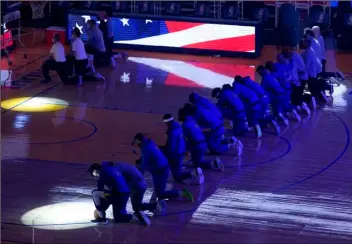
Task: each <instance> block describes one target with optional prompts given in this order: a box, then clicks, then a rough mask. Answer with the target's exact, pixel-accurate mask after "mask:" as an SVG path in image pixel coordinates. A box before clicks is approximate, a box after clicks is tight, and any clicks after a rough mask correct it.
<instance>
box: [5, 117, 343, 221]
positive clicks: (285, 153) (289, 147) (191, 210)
mask: <svg viewBox="0 0 352 244" xmlns="http://www.w3.org/2000/svg"><path fill="white" fill-rule="evenodd" d="M332 114H333V115H334V116H335V117H337V118H338V119H339V120H340V122H341V123H342V125H343V127H344V129H345V132H346V143H345V146H344V148H343V149H342V151H341V152H340V153H339V155H338V156H337V157H336V158H335V159H334V160H333V161H332V162H330V163H329V164H328V165H326V166H325V167H324V168H322V169H320V170H318V171H317V172H315V173H313V174H311V175H309V176H307V177H305V178H303V179H301V180H299V181H296V182H294V183H291V184H288V185H286V186H283V187H280V188H279V189H276V190H274V191H271V193H273V194H275V193H278V192H281V191H285V190H287V189H290V188H292V187H295V186H297V185H299V184H302V183H304V182H306V181H308V180H310V179H312V178H314V177H316V176H318V175H320V174H321V173H323V172H325V171H326V170H328V169H329V168H330V167H332V166H333V165H334V164H336V163H337V162H338V161H339V160H340V159H341V158H342V157H343V155H344V154H345V153H346V152H347V149H348V148H349V146H350V130H349V128H348V126H347V124H346V122H345V121H344V120H343V119H342V118H341V117H340V116H339V115H337V114H336V113H335V112H332ZM271 134H274V133H271ZM279 137H280V138H282V139H283V140H285V141H286V143H287V144H288V149H287V150H286V152H284V153H283V154H282V155H280V156H279V157H277V158H275V159H273V160H268V161H269V162H266V164H267V163H272V162H275V161H276V160H279V159H280V158H282V157H284V156H285V155H287V154H288V153H289V152H290V151H291V148H292V146H291V143H290V142H289V141H288V140H287V139H286V138H284V137H281V136H279ZM24 159H26V158H24ZM29 160H31V159H29ZM40 161H50V160H40ZM52 162H57V161H52ZM70 164H77V163H70ZM262 164H264V163H263V162H259V163H256V164H251V165H249V166H248V167H247V168H253V167H255V166H257V165H262ZM241 169H242V168H241ZM243 171H244V170H239V171H237V172H235V173H234V175H232V176H230V177H228V178H227V179H223V180H222V181H221V182H220V183H219V184H218V186H217V187H216V189H218V188H219V187H220V186H221V185H222V184H223V183H225V182H226V181H228V180H231V179H234V178H235V177H238V175H241V174H242V172H243ZM197 209H198V208H197ZM197 209H190V210H184V211H179V212H173V213H172V212H171V213H168V214H165V215H162V216H159V217H166V216H170V215H177V214H184V213H192V212H195V211H196V210H197ZM1 223H3V224H7V225H19V226H27V225H24V224H20V223H10V222H1ZM84 223H88V222H84ZM84 223H78V224H84ZM60 225H68V224H60ZM44 226H51V225H50V224H46V225H44ZM53 226H54V225H53ZM27 227H29V226H27Z"/></svg>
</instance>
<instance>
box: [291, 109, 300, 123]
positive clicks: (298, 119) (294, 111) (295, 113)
mask: <svg viewBox="0 0 352 244" xmlns="http://www.w3.org/2000/svg"><path fill="white" fill-rule="evenodd" d="M292 114H293V116H295V118H296V120H297V122H301V116H300V115H299V114H298V113H297V110H296V109H292Z"/></svg>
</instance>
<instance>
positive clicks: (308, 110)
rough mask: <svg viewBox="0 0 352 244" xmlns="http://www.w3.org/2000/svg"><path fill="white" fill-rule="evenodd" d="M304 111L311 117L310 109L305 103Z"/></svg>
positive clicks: (303, 104) (303, 105)
mask: <svg viewBox="0 0 352 244" xmlns="http://www.w3.org/2000/svg"><path fill="white" fill-rule="evenodd" d="M302 109H303V110H304V111H305V112H306V113H307V115H308V116H309V115H310V109H309V107H308V105H307V104H306V103H305V102H303V103H302Z"/></svg>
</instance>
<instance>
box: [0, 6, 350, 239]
mask: <svg viewBox="0 0 352 244" xmlns="http://www.w3.org/2000/svg"><path fill="white" fill-rule="evenodd" d="M1 11H2V12H1V18H2V19H1V160H2V161H1V183H2V185H1V198H2V199H1V243H2V244H14V243H16V244H27V243H28V244H30V243H31V244H34V243H35V244H90V243H96V244H105V243H123V244H130V243H131V244H132V243H134V244H137V243H138V244H142V243H150V244H162V243H173V244H176V243H177V244H186V243H188V244H203V243H209V244H214V243H219V244H220V243H224V244H225V243H226V244H227V243H228V244H235V243H236V244H237V243H238V244H282V243H287V244H320V243H326V244H335V243H336V244H351V243H352V208H351V206H352V150H351V147H350V140H351V138H350V137H351V134H350V131H351V129H352V127H351V125H352V96H351V95H352V90H351V86H352V84H351V81H352V67H351V61H352V55H351V53H350V51H351V49H352V48H351V47H352V34H351V33H352V29H351V28H352V3H351V1H1ZM105 11H107V12H110V11H111V12H112V16H111V18H110V21H111V23H112V38H113V40H112V41H113V44H112V47H111V48H112V56H111V57H112V59H111V60H109V59H110V56H109V57H107V56H105V53H104V55H102V56H94V61H93V60H90V61H92V63H93V64H92V65H93V66H94V67H95V72H93V70H92V71H91V72H92V73H93V75H90V76H89V75H87V76H86V74H84V75H85V76H84V78H83V84H81V86H77V85H76V84H70V85H67V84H64V83H65V82H64V81H63V80H61V79H60V77H59V76H58V74H57V72H56V71H51V72H50V76H51V81H50V82H48V81H46V82H43V80H44V77H43V70H42V68H43V63H44V62H45V61H46V60H47V58H48V56H49V51H50V49H51V46H52V45H53V43H52V39H53V36H54V34H58V35H59V36H60V42H61V43H62V44H63V45H64V48H65V52H66V54H69V53H70V51H71V48H70V44H71V41H72V35H71V33H72V29H73V28H75V27H77V28H78V29H79V31H80V34H81V39H82V40H83V41H84V42H86V41H87V40H88V35H87V31H86V29H85V27H86V25H87V22H89V20H96V21H97V24H98V25H100V24H102V23H103V22H105V21H107V19H106V18H105V17H104V14H105ZM106 23H108V22H106ZM313 26H319V27H320V31H321V34H322V38H323V40H324V42H325V46H326V54H325V55H324V57H323V58H322V59H321V61H322V60H323V59H325V60H326V65H325V72H322V74H320V75H321V76H324V78H323V80H324V82H326V84H328V85H329V91H327V92H326V96H327V101H325V102H324V101H323V102H322V101H318V102H317V108H316V109H315V110H314V109H313V108H312V107H311V113H310V115H307V114H306V113H304V112H302V111H298V112H299V114H300V116H301V120H300V121H297V120H296V119H295V118H294V117H289V118H288V119H289V125H288V126H285V125H284V124H283V123H281V124H280V126H281V133H280V134H279V135H277V134H276V133H275V130H274V129H273V128H272V127H268V128H266V127H263V135H262V136H261V137H260V138H256V136H255V133H254V132H253V131H251V132H247V133H244V134H243V135H240V136H237V139H238V140H240V141H241V142H242V143H243V153H242V154H241V155H240V156H237V155H236V150H235V148H230V149H229V150H228V151H227V152H225V153H223V154H221V155H217V156H213V155H210V154H208V153H207V154H206V155H205V158H206V159H210V160H214V159H215V158H216V157H218V158H219V159H220V160H221V162H222V163H223V165H224V170H223V171H220V170H218V171H216V170H206V169H204V171H203V173H204V177H205V182H204V184H201V185H197V184H193V183H186V182H185V183H176V182H175V181H174V179H173V178H172V177H171V175H170V176H169V180H168V183H167V189H171V188H174V189H183V188H185V187H186V188H188V190H189V191H190V192H191V193H192V194H193V197H194V201H193V202H190V201H185V200H182V199H177V200H167V201H166V209H165V212H163V213H156V212H153V213H152V212H147V211H146V212H145V213H146V214H147V216H148V217H149V218H150V222H151V224H150V225H149V226H143V225H140V224H139V222H138V221H136V220H133V221H131V222H130V223H114V222H113V221H112V220H111V219H112V218H113V213H112V208H111V207H110V208H109V209H108V210H107V217H108V219H110V221H109V223H108V224H101V223H100V224H97V223H93V222H91V221H92V220H93V219H94V218H95V216H94V210H95V205H94V203H93V200H92V194H91V192H92V190H94V189H96V188H97V179H95V178H94V177H91V175H90V174H89V173H88V168H89V166H90V165H91V164H92V163H101V162H103V161H114V162H126V163H130V164H131V165H134V164H135V162H136V160H137V159H139V157H140V156H139V154H140V150H139V148H138V147H133V146H131V141H132V140H133V138H134V136H135V135H136V133H143V134H144V135H145V136H147V137H148V138H151V139H152V140H153V141H154V142H155V143H156V144H157V145H164V144H165V142H166V131H167V127H166V124H165V123H164V122H163V115H164V114H168V113H169V114H172V115H173V116H174V118H175V120H178V110H179V109H180V108H181V107H183V106H184V104H185V103H187V102H188V99H189V94H190V93H192V92H196V93H198V94H199V95H201V96H203V97H204V98H206V99H208V100H209V101H211V102H213V103H216V99H213V98H212V90H213V89H214V88H216V87H222V86H223V85H225V84H230V85H232V83H233V81H234V77H235V76H237V75H239V76H242V77H249V78H251V79H252V80H254V81H255V82H257V83H258V84H260V83H261V82H262V78H261V77H260V76H259V74H258V73H257V72H256V68H257V67H258V66H260V65H264V64H265V63H266V62H267V61H273V62H276V60H277V54H279V53H281V52H282V51H283V50H297V53H298V54H300V53H301V52H302V51H303V50H300V48H296V47H298V46H299V45H298V44H299V42H300V40H301V39H302V38H308V37H307V36H305V35H304V29H305V28H307V27H310V28H312V27H313ZM106 60H109V61H111V62H112V63H114V64H115V65H110V64H107V62H106V64H103V62H104V61H106ZM93 66H91V68H92V67H93ZM111 66H113V67H111ZM307 67H308V66H307ZM308 69H309V68H308ZM308 71H309V70H308ZM323 73H325V75H324V74H323ZM303 88H304V89H305V90H304V93H305V94H306V95H307V96H308V97H309V96H310V90H309V87H303ZM309 106H310V104H309ZM224 126H225V136H232V130H231V128H230V127H231V125H230V123H229V121H228V120H227V119H225V121H224ZM190 161H191V157H190V155H189V153H185V157H184V164H185V167H186V170H188V166H189V165H190ZM144 177H145V179H146V181H147V185H148V187H147V190H146V193H145V195H144V201H149V200H150V199H151V196H152V194H153V181H152V177H151V175H150V173H149V172H145V174H144ZM127 211H128V212H129V213H133V209H132V206H131V201H130V200H129V201H128V203H127Z"/></svg>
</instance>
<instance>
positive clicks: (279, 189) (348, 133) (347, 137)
mask: <svg viewBox="0 0 352 244" xmlns="http://www.w3.org/2000/svg"><path fill="white" fill-rule="evenodd" d="M331 113H332V114H333V115H334V116H335V117H336V118H337V119H338V120H340V122H341V123H342V126H343V127H344V129H345V133H346V134H345V135H346V143H345V146H344V148H343V149H342V151H341V152H340V153H339V154H338V155H337V157H336V158H335V159H334V160H333V161H332V162H330V163H328V164H327V165H326V166H325V167H323V168H322V169H320V170H318V171H317V172H315V173H313V174H311V175H309V176H306V177H305V178H303V179H301V180H299V181H296V182H294V183H290V184H287V185H285V186H283V187H280V188H278V189H276V190H274V191H272V192H273V193H277V192H281V191H285V190H287V189H289V188H292V187H295V186H297V185H299V184H301V183H304V182H306V181H308V180H309V179H312V178H314V177H315V176H318V175H320V174H322V173H324V172H325V171H326V170H328V169H329V168H330V167H332V166H333V165H334V164H336V163H337V162H338V161H339V160H340V159H341V158H342V157H343V156H344V155H345V153H346V152H347V150H348V148H349V146H350V143H351V133H350V130H349V128H348V126H347V124H346V122H345V121H344V120H343V119H342V118H341V117H340V116H339V115H337V114H336V113H335V112H331Z"/></svg>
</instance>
